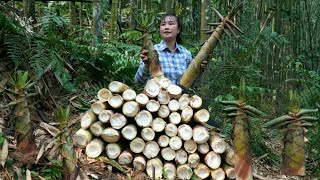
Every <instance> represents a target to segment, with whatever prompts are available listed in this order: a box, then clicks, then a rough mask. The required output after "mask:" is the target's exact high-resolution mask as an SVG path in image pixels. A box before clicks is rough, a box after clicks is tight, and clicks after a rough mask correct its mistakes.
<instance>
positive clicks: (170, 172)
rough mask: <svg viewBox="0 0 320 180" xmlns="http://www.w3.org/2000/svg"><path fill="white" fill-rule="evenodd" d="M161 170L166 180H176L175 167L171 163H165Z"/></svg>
mask: <svg viewBox="0 0 320 180" xmlns="http://www.w3.org/2000/svg"><path fill="white" fill-rule="evenodd" d="M163 170H164V172H165V174H166V176H165V179H168V180H174V179H176V176H177V173H176V170H177V168H176V165H175V164H173V163H171V162H166V163H164V165H163Z"/></svg>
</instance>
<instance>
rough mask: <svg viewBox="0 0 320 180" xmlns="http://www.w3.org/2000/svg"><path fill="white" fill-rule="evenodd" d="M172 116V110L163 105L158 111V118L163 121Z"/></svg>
mask: <svg viewBox="0 0 320 180" xmlns="http://www.w3.org/2000/svg"><path fill="white" fill-rule="evenodd" d="M169 114H170V109H169V108H168V106H166V105H161V106H160V108H159V110H158V116H159V117H161V118H162V119H165V118H167V117H168V116H169Z"/></svg>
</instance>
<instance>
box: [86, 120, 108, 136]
mask: <svg viewBox="0 0 320 180" xmlns="http://www.w3.org/2000/svg"><path fill="white" fill-rule="evenodd" d="M104 128H105V125H104V124H103V123H102V122H101V121H96V122H95V123H93V124H91V126H90V131H91V133H92V134H93V135H95V136H100V135H101V133H102V131H103V130H104Z"/></svg>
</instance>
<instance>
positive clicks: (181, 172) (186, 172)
mask: <svg viewBox="0 0 320 180" xmlns="http://www.w3.org/2000/svg"><path fill="white" fill-rule="evenodd" d="M192 174H193V171H192V169H191V168H190V167H189V166H188V165H187V164H183V165H179V166H178V167H177V177H178V178H179V179H191V177H192Z"/></svg>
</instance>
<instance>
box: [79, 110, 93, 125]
mask: <svg viewBox="0 0 320 180" xmlns="http://www.w3.org/2000/svg"><path fill="white" fill-rule="evenodd" d="M95 121H96V115H95V114H94V113H93V112H92V111H87V112H85V113H84V114H83V115H82V117H81V128H82V129H88V128H89V127H90V125H91V124H93V123H94V122H95Z"/></svg>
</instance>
